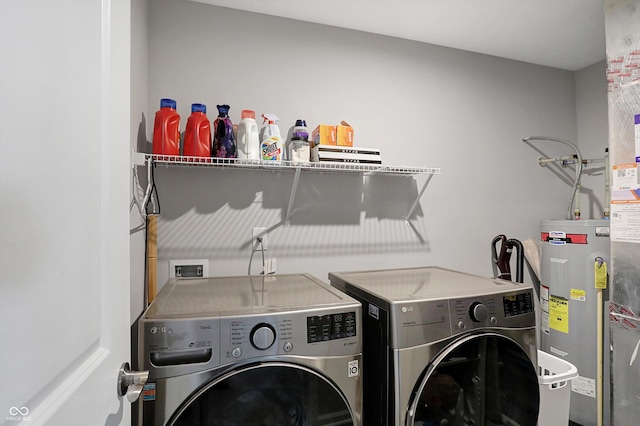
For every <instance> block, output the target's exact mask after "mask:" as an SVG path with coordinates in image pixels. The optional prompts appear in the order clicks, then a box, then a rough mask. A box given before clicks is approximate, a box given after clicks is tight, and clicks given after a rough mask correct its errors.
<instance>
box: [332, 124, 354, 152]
mask: <svg viewBox="0 0 640 426" xmlns="http://www.w3.org/2000/svg"><path fill="white" fill-rule="evenodd" d="M336 145H338V146H353V127H351V126H350V125H349V123H347V122H346V121H341V122H340V124H338V125H337V126H336Z"/></svg>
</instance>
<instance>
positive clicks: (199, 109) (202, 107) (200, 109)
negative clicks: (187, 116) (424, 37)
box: [191, 104, 207, 114]
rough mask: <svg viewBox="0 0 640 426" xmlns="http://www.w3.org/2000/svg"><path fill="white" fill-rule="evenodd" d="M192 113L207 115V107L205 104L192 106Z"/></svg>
mask: <svg viewBox="0 0 640 426" xmlns="http://www.w3.org/2000/svg"><path fill="white" fill-rule="evenodd" d="M191 112H203V113H205V114H206V113H207V106H206V105H205V104H191Z"/></svg>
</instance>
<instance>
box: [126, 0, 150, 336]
mask: <svg viewBox="0 0 640 426" xmlns="http://www.w3.org/2000/svg"><path fill="white" fill-rule="evenodd" d="M148 11H149V1H148V0H131V138H130V146H131V150H132V151H138V152H144V150H145V149H146V140H147V136H146V127H147V125H146V117H145V110H146V105H147V102H148V97H149V93H148V80H149V67H148V62H149V39H148V37H149V28H148V22H149V17H148ZM132 170H133V172H134V173H133V176H132V179H131V181H132V184H131V199H132V200H134V201H135V202H136V203H135V204H132V205H131V208H130V212H129V213H130V215H129V216H130V219H129V220H130V223H129V227H130V228H129V229H130V231H129V234H130V236H131V237H130V251H131V271H130V276H131V322H132V323H133V322H134V321H135V319H136V318H137V317H138V315H140V313H141V312H142V309H143V301H144V288H145V237H146V235H145V225H146V221H145V217H144V212H145V209H144V206H142V205H141V204H142V200H143V199H144V189H146V174H144V173H142V174H138V172H142V171H144V170H143V169H138V168H134V169H132Z"/></svg>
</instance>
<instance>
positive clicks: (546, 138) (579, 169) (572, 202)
mask: <svg viewBox="0 0 640 426" xmlns="http://www.w3.org/2000/svg"><path fill="white" fill-rule="evenodd" d="M534 140H537V141H551V142H559V143H563V144H565V145H569V146H570V147H571V148H573V150H574V151H575V152H576V155H577V157H578V164H577V165H576V179H575V181H574V182H573V189H572V191H571V199H570V200H569V208H568V210H567V216H566V219H567V220H572V219H573V218H574V217H573V216H574V215H572V214H571V210H573V208H574V205H575V200H576V197H580V194H579V193H578V187H579V186H580V176H582V154H581V153H580V150H579V149H578V147H577V146H576V145H575V144H574V143H573V142H571V141H568V140H566V139H556V138H552V137H549V136H529V137H526V138H524V139H522V142H530V141H534ZM578 207H579V205H578ZM575 216H576V219H578V218H579V217H580V211H579V210H578V211H576V212H575Z"/></svg>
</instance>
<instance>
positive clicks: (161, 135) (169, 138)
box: [153, 98, 180, 155]
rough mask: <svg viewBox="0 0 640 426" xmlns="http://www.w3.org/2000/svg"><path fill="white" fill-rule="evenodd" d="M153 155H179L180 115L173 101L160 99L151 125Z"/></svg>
mask: <svg viewBox="0 0 640 426" xmlns="http://www.w3.org/2000/svg"><path fill="white" fill-rule="evenodd" d="M153 153H154V154H160V155H180V115H179V114H178V111H176V101H174V100H173V99H167V98H163V99H160V109H159V110H158V111H157V112H156V119H155V122H154V124H153Z"/></svg>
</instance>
